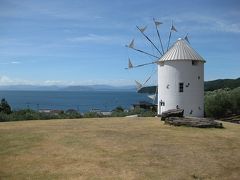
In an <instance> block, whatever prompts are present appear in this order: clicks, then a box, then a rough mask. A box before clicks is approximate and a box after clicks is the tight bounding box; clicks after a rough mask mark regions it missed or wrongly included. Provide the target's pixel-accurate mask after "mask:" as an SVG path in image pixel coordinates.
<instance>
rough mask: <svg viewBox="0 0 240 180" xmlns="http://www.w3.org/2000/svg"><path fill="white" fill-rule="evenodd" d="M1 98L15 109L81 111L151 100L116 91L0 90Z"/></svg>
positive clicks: (123, 105)
mask: <svg viewBox="0 0 240 180" xmlns="http://www.w3.org/2000/svg"><path fill="white" fill-rule="evenodd" d="M0 98H1V99H2V98H5V99H6V100H7V101H8V103H9V104H10V106H11V107H12V109H13V110H19V109H26V108H30V109H34V110H39V109H58V110H67V109H75V110H78V111H79V112H87V111H90V110H91V109H95V108H97V109H100V110H101V111H111V110H113V109H114V108H115V107H117V106H122V107H123V108H127V109H128V108H130V107H131V106H132V104H134V103H138V102H139V101H148V102H150V101H151V100H150V99H149V98H148V97H147V96H146V95H144V94H139V93H136V92H116V91H113V92H112V91H93V92H83V91H81V92H80V91H79V92H70V91H0Z"/></svg>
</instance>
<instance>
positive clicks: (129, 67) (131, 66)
mask: <svg viewBox="0 0 240 180" xmlns="http://www.w3.org/2000/svg"><path fill="white" fill-rule="evenodd" d="M131 68H133V65H132V62H131V60H130V58H129V59H128V69H131Z"/></svg>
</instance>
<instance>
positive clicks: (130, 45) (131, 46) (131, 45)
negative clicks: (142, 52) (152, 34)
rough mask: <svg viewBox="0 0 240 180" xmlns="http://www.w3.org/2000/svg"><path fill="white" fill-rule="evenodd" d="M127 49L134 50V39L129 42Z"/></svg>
mask: <svg viewBox="0 0 240 180" xmlns="http://www.w3.org/2000/svg"><path fill="white" fill-rule="evenodd" d="M128 47H129V48H134V39H133V40H132V41H131V42H130V44H129V45H128Z"/></svg>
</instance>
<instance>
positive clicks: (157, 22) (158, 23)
mask: <svg viewBox="0 0 240 180" xmlns="http://www.w3.org/2000/svg"><path fill="white" fill-rule="evenodd" d="M153 21H154V23H155V25H156V26H159V25H161V24H163V23H162V22H159V21H155V19H154V18H153Z"/></svg>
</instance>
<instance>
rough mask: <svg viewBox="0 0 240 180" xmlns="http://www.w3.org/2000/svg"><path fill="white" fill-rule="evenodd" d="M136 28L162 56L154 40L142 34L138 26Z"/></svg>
mask: <svg viewBox="0 0 240 180" xmlns="http://www.w3.org/2000/svg"><path fill="white" fill-rule="evenodd" d="M136 27H137V29H138V30H139V31H140V32H141V33H142V35H143V36H144V37H145V38H146V39H147V40H148V41H149V42H150V43H151V44H152V45H153V47H154V48H155V49H156V50H157V51H158V52H159V53H160V54H161V55H162V53H161V52H160V51H159V49H158V48H157V46H156V45H155V44H154V43H153V42H152V40H151V39H150V38H149V37H148V36H147V35H146V34H144V32H142V31H141V29H140V28H139V27H138V26H136Z"/></svg>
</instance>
